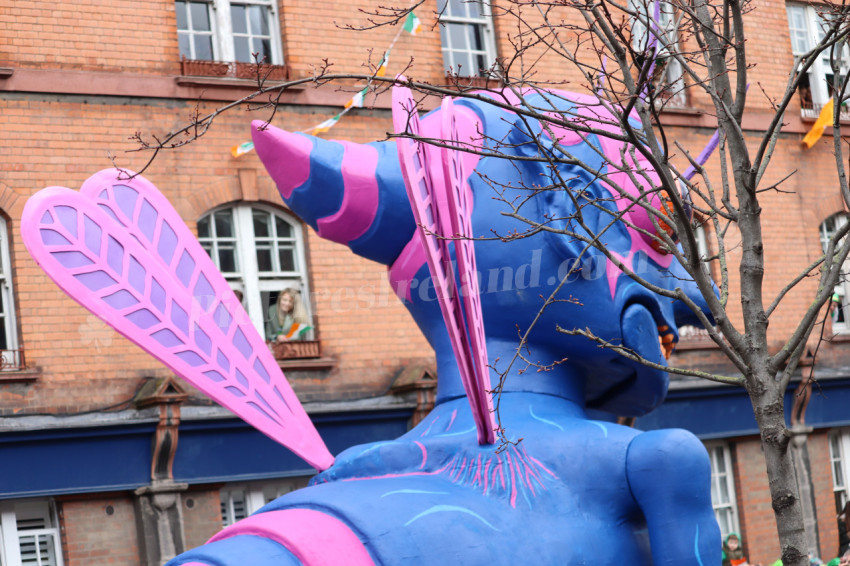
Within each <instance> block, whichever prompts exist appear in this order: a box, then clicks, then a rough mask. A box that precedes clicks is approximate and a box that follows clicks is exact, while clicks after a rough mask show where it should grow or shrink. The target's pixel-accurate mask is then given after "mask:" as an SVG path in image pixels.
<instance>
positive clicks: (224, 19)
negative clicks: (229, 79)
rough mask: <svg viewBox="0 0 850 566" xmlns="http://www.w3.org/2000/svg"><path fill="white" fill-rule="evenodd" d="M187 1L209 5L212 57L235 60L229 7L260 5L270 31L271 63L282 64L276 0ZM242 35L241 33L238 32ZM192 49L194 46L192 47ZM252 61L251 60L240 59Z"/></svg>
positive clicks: (278, 12)
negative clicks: (264, 11)
mask: <svg viewBox="0 0 850 566" xmlns="http://www.w3.org/2000/svg"><path fill="white" fill-rule="evenodd" d="M185 1H187V2H190V1H191V2H203V3H206V4H208V5H209V17H210V26H211V27H212V36H213V42H212V43H213V57H214V58H215V60H218V61H227V62H233V61H236V48H235V46H234V41H233V38H234V33H233V21H232V18H231V15H230V7H231V6H232V5H238V6H261V7H263V8H265V9H266V10H267V13H268V26H269V33H270V44H271V46H270V50H271V53H270V55H271V61H266V63H271V64H273V65H283V47H282V45H283V41H282V39H281V34H280V11H279V10H278V6H277V0H185ZM239 35H243V34H239ZM192 49H193V50H194V47H192ZM241 62H243V63H253V61H241Z"/></svg>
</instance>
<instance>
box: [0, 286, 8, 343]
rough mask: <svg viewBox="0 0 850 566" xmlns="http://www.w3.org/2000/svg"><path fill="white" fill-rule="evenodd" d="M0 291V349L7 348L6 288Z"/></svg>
mask: <svg viewBox="0 0 850 566" xmlns="http://www.w3.org/2000/svg"><path fill="white" fill-rule="evenodd" d="M1 291H2V292H0V350H7V349H9V342H8V340H7V338H6V304H5V302H6V289H2V290H1Z"/></svg>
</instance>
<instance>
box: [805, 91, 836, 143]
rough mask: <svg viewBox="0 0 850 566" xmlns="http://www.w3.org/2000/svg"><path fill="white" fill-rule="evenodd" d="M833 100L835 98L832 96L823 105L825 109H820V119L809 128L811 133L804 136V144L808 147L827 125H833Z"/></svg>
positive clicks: (817, 138)
mask: <svg viewBox="0 0 850 566" xmlns="http://www.w3.org/2000/svg"><path fill="white" fill-rule="evenodd" d="M833 102H834V99H832V98H830V99H829V102H827V103H826V104H824V105H823V110H821V111H820V115H819V116H818V119H817V120H815V124H814V125H813V126H812V129H811V130H809V133H808V134H806V137H804V138H803V145H805V146H806V148H807V149H811V148H812V146H813V145H815V144H816V143H817V141H818V140H819V139H820V137H821V136H822V135H823V131H824V130H825V129H826V127H827V126H831V125H832V112H833V109H834V108H835V105H834V103H833Z"/></svg>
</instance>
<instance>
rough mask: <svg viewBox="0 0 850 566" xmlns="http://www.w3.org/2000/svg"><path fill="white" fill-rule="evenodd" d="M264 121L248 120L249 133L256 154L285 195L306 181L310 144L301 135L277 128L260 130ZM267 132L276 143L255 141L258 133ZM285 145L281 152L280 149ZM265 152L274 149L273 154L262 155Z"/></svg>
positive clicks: (308, 169) (265, 133) (288, 195)
mask: <svg viewBox="0 0 850 566" xmlns="http://www.w3.org/2000/svg"><path fill="white" fill-rule="evenodd" d="M264 125H265V122H263V121H262V120H254V121H253V122H251V126H252V127H251V137H252V139H253V140H254V144H255V148H256V150H257V155H259V156H260V157H261V159H262V160H263V163H264V164H268V165H266V170H267V171H268V172H269V175H270V176H271V178H272V179H273V180H274V182H275V183H277V190H278V191H280V195H281V196H282V197H283V198H285V199H288V198H289V197H290V196H292V191H294V190H295V189H297V188H298V187H300V186H301V185H303V184H304V183H306V182H307V179H309V178H310V153H311V152H312V151H313V144H312V143H311V142H310V140H309V139H307V138H306V137H304V136H301V135H298V134H293V133H292V132H286V131H284V130H280V129H278V128H269V129H267V130H262V131H261V130H260V129H259V128H261V127H262V126H264ZM262 136H270V137H272V138H274V139H275V141H276V143H265V142H261V143H257V140H258V138H259V137H262ZM283 149H285V150H286V152H285V153H284V152H283V151H282V150H283ZM266 152H274V156H267V157H268V158H267V157H266V156H263V154H264V153H266Z"/></svg>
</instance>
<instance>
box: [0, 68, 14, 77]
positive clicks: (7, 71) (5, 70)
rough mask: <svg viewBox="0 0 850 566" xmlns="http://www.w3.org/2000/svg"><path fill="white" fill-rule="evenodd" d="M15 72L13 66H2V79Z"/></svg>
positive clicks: (0, 73)
mask: <svg viewBox="0 0 850 566" xmlns="http://www.w3.org/2000/svg"><path fill="white" fill-rule="evenodd" d="M14 73H15V69H13V68H12V67H0V79H8V78H9V77H11V76H12V75H13V74H14Z"/></svg>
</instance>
